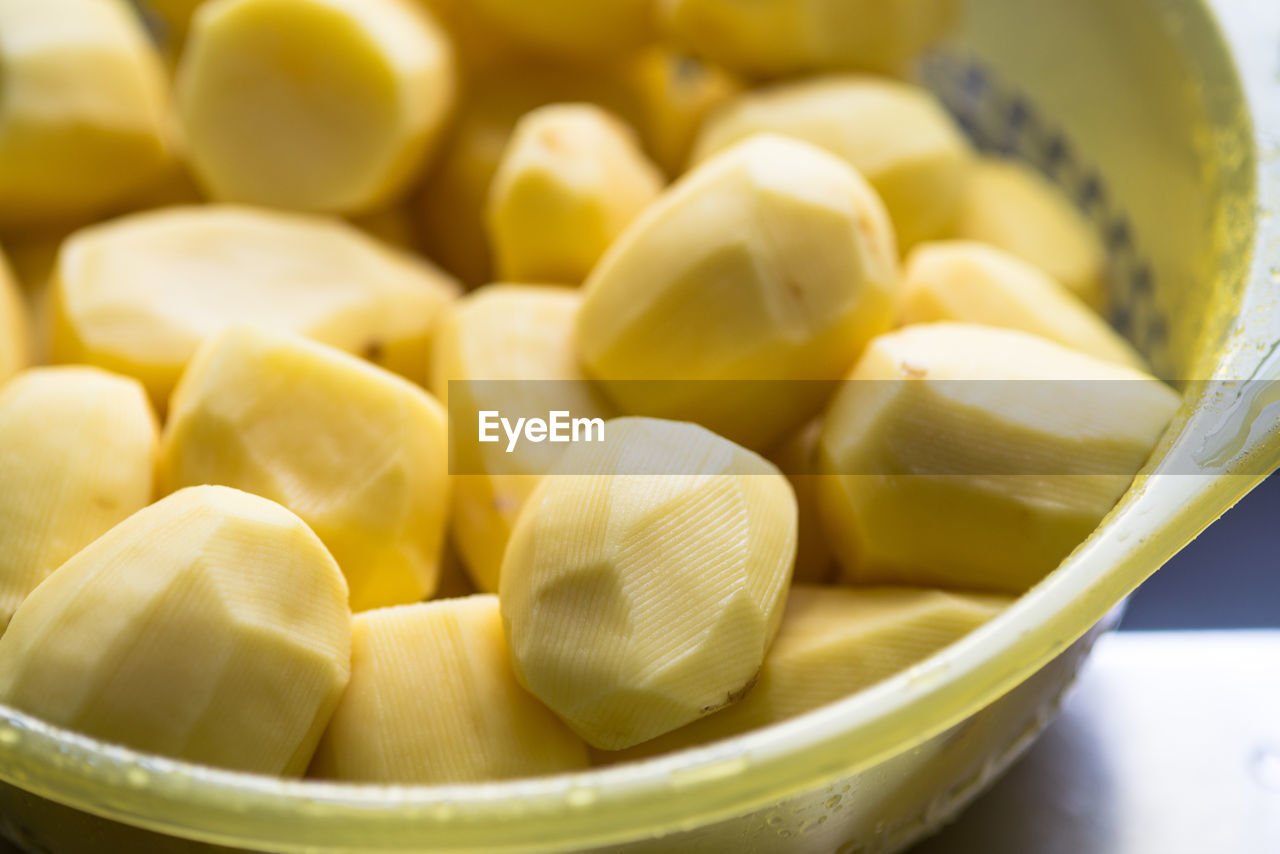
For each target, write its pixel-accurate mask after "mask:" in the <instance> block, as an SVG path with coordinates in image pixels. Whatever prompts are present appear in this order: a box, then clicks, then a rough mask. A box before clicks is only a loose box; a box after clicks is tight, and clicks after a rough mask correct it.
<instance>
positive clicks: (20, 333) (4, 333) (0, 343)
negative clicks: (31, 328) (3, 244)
mask: <svg viewBox="0 0 1280 854" xmlns="http://www.w3.org/2000/svg"><path fill="white" fill-rule="evenodd" d="M27 327H28V321H27V307H26V303H25V302H24V301H23V298H22V294H21V293H20V292H19V291H18V283H17V281H15V280H14V277H13V272H12V270H11V269H10V268H9V260H8V259H7V258H6V257H5V255H4V253H3V252H0V386H2V385H4V384H5V381H6V380H8V379H9V378H10V377H11V376H13V375H14V374H16V373H17V372H18V371H20V370H22V368H24V367H25V366H26V364H27V362H28V361H29V358H30V335H29V333H28V329H27Z"/></svg>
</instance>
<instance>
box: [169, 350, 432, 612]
mask: <svg viewBox="0 0 1280 854" xmlns="http://www.w3.org/2000/svg"><path fill="white" fill-rule="evenodd" d="M160 476H161V485H162V487H163V488H164V489H165V490H166V491H169V490H175V489H180V488H182V487H185V486H194V485H197V484H205V483H215V484H222V485H225V486H231V487H235V488H237V489H243V490H245V491H246V492H252V493H254V494H255V495H261V496H264V497H266V498H270V499H271V500H273V501H277V502H279V503H280V504H282V505H284V506H285V507H287V508H289V509H290V510H292V511H293V512H294V513H297V514H298V516H300V517H301V518H302V519H303V520H304V521H305V522H306V523H307V524H308V525H310V526H311V528H312V530H314V531H315V532H316V534H317V535H319V537H320V539H321V540H322V541H323V542H324V544H325V546H327V547H328V549H329V551H330V552H332V554H333V556H334V558H335V559H336V560H337V561H338V564H339V566H341V567H342V570H343V572H344V573H345V575H346V577H347V583H348V585H349V587H350V589H351V607H352V608H353V609H354V610H356V611H362V610H365V609H368V608H377V607H382V606H384V605H398V604H402V603H406V602H414V601H418V600H420V599H423V598H424V597H426V596H429V595H430V594H431V593H432V592H433V591H434V590H435V586H436V581H437V578H438V575H439V561H440V553H441V548H442V546H443V541H444V531H445V515H446V512H447V510H448V505H449V478H448V427H447V424H446V423H445V414H444V410H443V408H442V407H441V406H440V405H439V404H438V403H436V401H435V400H434V399H433V398H432V397H431V396H430V395H429V394H427V393H426V392H425V391H422V390H421V389H419V388H417V387H416V386H414V385H411V384H410V383H407V382H405V381H404V380H402V379H400V378H399V377H397V376H395V375H393V374H390V373H388V372H386V371H383V370H381V369H380V368H377V367H374V366H372V365H369V364H367V363H365V362H363V361H361V360H359V359H357V358H355V357H353V356H349V355H347V354H345V353H342V352H340V351H338V350H334V349H333V348H330V347H326V346H325V345H323V344H318V343H316V342H313V341H308V340H306V339H304V338H300V337H297V336H291V335H286V334H281V333H274V332H268V331H266V330H262V329H259V328H254V327H236V328H233V329H229V330H227V331H226V332H224V333H223V334H221V335H220V336H218V337H217V338H214V339H212V340H210V342H209V343H208V344H207V345H206V346H205V347H204V348H203V349H202V350H201V351H200V353H198V354H197V356H196V357H195V358H194V359H193V360H192V363H191V366H190V367H189V368H188V369H187V371H186V373H185V374H183V378H182V381H181V382H180V383H179V385H178V388H177V390H176V391H175V392H174V396H173V403H172V406H171V409H170V414H169V421H168V424H166V426H165V431H164V436H163V440H162V446H161V466H160Z"/></svg>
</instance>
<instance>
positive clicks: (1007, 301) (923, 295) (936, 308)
mask: <svg viewBox="0 0 1280 854" xmlns="http://www.w3.org/2000/svg"><path fill="white" fill-rule="evenodd" d="M900 318H901V320H902V322H903V324H907V325H909V324H914V323H936V322H939V321H958V322H961V323H980V324H982V325H984V326H1000V327H1004V328H1006V329H1021V330H1022V331H1024V332H1031V333H1033V334H1036V335H1039V336H1040V337H1042V338H1047V339H1049V340H1050V341H1056V342H1057V343H1059V344H1062V345H1064V346H1067V347H1071V348H1073V349H1076V350H1080V351H1081V352H1084V353H1089V354H1090V355H1092V356H1096V357H1098V358H1099V359H1106V360H1108V361H1112V362H1118V363H1120V364H1122V365H1128V366H1130V367H1133V368H1138V369H1145V368H1146V362H1145V361H1144V360H1143V358H1142V356H1140V355H1139V354H1138V352H1137V351H1136V350H1134V349H1133V346H1132V345H1131V344H1129V342H1127V341H1125V340H1124V338H1122V337H1121V336H1120V335H1119V333H1117V332H1116V331H1115V330H1113V329H1112V328H1111V327H1109V326H1107V324H1106V322H1105V321H1104V320H1103V319H1102V318H1101V317H1099V316H1098V315H1097V314H1095V313H1094V312H1093V310H1092V309H1090V308H1089V307H1088V306H1087V305H1085V304H1084V303H1083V302H1081V301H1080V299H1079V298H1078V297H1076V296H1075V295H1074V294H1072V293H1071V292H1070V291H1069V290H1067V289H1066V288H1064V287H1063V286H1062V285H1060V284H1058V282H1056V281H1055V280H1054V279H1053V278H1052V277H1050V276H1049V275H1048V274H1047V273H1045V272H1044V271H1042V270H1041V269H1040V268H1038V267H1034V266H1032V265H1031V264H1029V263H1027V262H1026V261H1023V260H1021V259H1020V258H1018V257H1017V256H1014V255H1010V254H1009V253H1007V252H1004V251H1003V250H1000V249H996V248H995V247H992V246H988V245H986V244H982V243H974V242H970V241H960V240H955V241H939V242H936V243H925V244H921V245H920V246H918V247H916V249H915V250H914V251H913V252H912V253H911V255H910V256H909V257H908V258H907V263H906V268H905V270H904V271H903V277H902V311H901V315H900Z"/></svg>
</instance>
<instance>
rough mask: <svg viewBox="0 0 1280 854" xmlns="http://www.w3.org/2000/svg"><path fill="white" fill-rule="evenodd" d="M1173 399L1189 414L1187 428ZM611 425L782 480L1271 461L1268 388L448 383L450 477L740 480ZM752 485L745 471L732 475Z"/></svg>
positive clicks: (1093, 383)
mask: <svg viewBox="0 0 1280 854" xmlns="http://www.w3.org/2000/svg"><path fill="white" fill-rule="evenodd" d="M1184 397H1185V398H1186V399H1188V400H1199V401H1204V402H1205V403H1204V404H1203V405H1202V406H1200V407H1198V408H1197V409H1196V410H1195V411H1193V412H1191V413H1190V415H1189V417H1188V416H1187V414H1186V413H1184V412H1182V411H1181V409H1182V402H1183V398H1184ZM619 417H648V418H657V419H664V420H668V421H675V422H685V423H695V424H698V425H701V426H704V427H706V428H708V429H710V430H711V431H712V432H714V433H715V434H716V435H718V436H723V437H727V438H729V439H731V440H733V441H735V442H736V443H738V444H740V445H742V446H744V447H748V448H750V449H751V450H753V451H756V452H757V453H760V454H761V455H763V456H764V457H766V458H767V459H769V460H770V461H771V462H772V463H773V464H774V466H776V467H777V469H779V470H781V471H782V472H783V473H785V474H788V475H813V474H827V475H872V476H894V477H896V476H950V475H955V476H989V477H1006V476H1023V477H1046V476H1071V477H1079V476H1092V475H1101V476H1117V475H1123V476H1132V475H1133V474H1135V473H1136V472H1138V471H1139V470H1140V469H1141V468H1143V466H1144V465H1145V464H1146V463H1147V462H1148V461H1149V458H1150V457H1151V455H1152V452H1153V451H1154V452H1155V453H1156V454H1157V455H1158V456H1157V459H1156V462H1158V463H1159V466H1158V469H1157V471H1158V472H1159V473H1161V474H1175V475H1205V474H1216V473H1224V472H1226V473H1231V474H1240V475H1265V474H1268V473H1269V472H1270V471H1272V470H1273V469H1274V468H1275V466H1276V462H1277V461H1276V460H1275V459H1271V458H1266V457H1265V456H1262V455H1256V456H1255V457H1252V458H1251V457H1248V456H1245V455H1243V454H1241V453H1240V452H1241V450H1242V449H1243V448H1245V447H1246V446H1247V445H1249V444H1256V440H1257V439H1258V438H1259V437H1260V436H1261V435H1262V434H1264V433H1267V432H1268V431H1277V432H1280V384H1278V383H1264V382H1254V381H1229V380H1204V381H1186V382H1180V383H1178V384H1177V388H1176V389H1175V388H1174V387H1172V386H1168V385H1165V384H1163V383H1159V382H1156V381H1153V380H1140V379H1133V380H1128V379H1125V380H1115V379H1103V380H1087V379H1086V380H955V379H945V378H944V379H932V378H928V377H905V378H903V379H894V380H846V381H842V382H820V381H812V382H809V381H801V382H797V381H778V380H741V381H697V380H672V381H667V380H649V381H626V382H619V383H609V384H596V383H587V382H583V381H556V380H473V381H452V382H450V383H449V439H450V449H449V450H450V459H449V468H450V472H451V473H452V474H456V475H479V474H485V475H495V476H505V475H542V474H547V473H556V474H564V475H574V474H601V473H604V472H607V473H611V474H643V475H652V474H673V475H687V474H705V473H709V472H715V471H719V470H720V469H717V468H716V466H717V465H727V466H731V467H732V466H734V465H739V466H740V463H734V462H726V461H724V460H718V459H716V458H715V454H714V453H713V451H714V445H715V443H712V449H711V451H708V450H707V449H706V448H705V447H704V444H705V443H706V442H707V438H708V437H707V436H706V434H705V433H702V432H701V431H697V430H691V429H688V428H682V429H676V428H674V426H673V425H656V426H655V429H654V430H650V431H641V432H639V433H637V431H635V430H618V429H611V428H614V427H615V424H614V422H613V419H615V418H619ZM1170 424H1173V425H1174V429H1173V430H1172V431H1170V430H1168V428H1169V426H1170ZM1170 439H1173V440H1175V441H1172V442H1170V441H1169V440H1170ZM726 459H727V458H726ZM740 467H741V466H740ZM732 470H733V469H732V468H730V469H726V471H732ZM764 470H766V471H772V469H767V468H765V469H764ZM759 471H761V468H760V467H758V466H756V465H747V466H745V467H744V471H743V473H758V472H759Z"/></svg>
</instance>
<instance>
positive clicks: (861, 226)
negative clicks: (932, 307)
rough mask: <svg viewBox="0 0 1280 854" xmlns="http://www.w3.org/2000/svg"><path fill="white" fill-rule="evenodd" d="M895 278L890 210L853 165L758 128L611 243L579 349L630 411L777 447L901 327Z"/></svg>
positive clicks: (592, 287) (595, 279)
mask: <svg viewBox="0 0 1280 854" xmlns="http://www.w3.org/2000/svg"><path fill="white" fill-rule="evenodd" d="M897 279H898V267H897V249H896V247H895V244H894V237H893V230H892V228H891V227H890V225H889V220H888V216H887V215H886V214H885V211H884V207H883V206H882V205H881V203H880V200H879V199H878V198H876V195H875V193H874V191H872V190H871V188H870V187H869V186H868V185H867V184H866V182H865V181H863V180H862V179H861V178H860V177H859V176H858V174H857V173H856V172H855V171H854V170H853V168H852V167H850V166H849V165H848V164H846V163H845V162H844V161H842V160H840V159H839V158H837V157H835V156H834V155H832V154H829V153H828V152H826V151H823V150H822V149H820V148H817V147H816V146H812V145H809V144H808V143H804V142H800V141H798V140H793V139H789V138H786V137H782V136H773V135H760V136H756V137H752V138H751V139H748V140H746V141H744V142H742V143H739V144H738V145H736V146H733V147H732V148H730V149H727V150H726V151H723V152H721V153H720V154H718V155H717V156H715V157H713V158H711V159H710V160H708V161H706V162H705V163H703V164H702V165H701V166H699V167H698V168H697V169H695V170H694V171H692V172H690V173H689V174H688V175H686V176H685V177H684V178H683V179H681V180H680V181H679V182H677V183H676V184H675V185H673V186H672V187H671V188H670V189H669V190H667V192H666V193H664V194H663V195H662V196H661V197H660V198H659V199H658V201H657V202H655V203H654V204H653V205H652V206H651V207H650V208H649V209H648V210H647V211H646V212H645V213H644V214H643V215H641V216H640V217H639V218H638V219H637V220H636V221H635V222H634V223H632V225H631V227H630V228H628V229H627V231H626V232H624V233H623V235H622V237H621V238H619V239H618V241H617V242H616V243H614V245H613V246H612V247H610V249H609V251H608V252H607V253H606V254H605V257H604V258H603V259H602V260H601V261H600V264H599V265H597V267H596V268H595V270H594V271H593V272H592V274H591V277H590V278H589V279H588V281H587V283H586V286H585V291H584V302H583V306H582V311H581V313H580V315H579V319H578V342H579V349H580V353H581V357H582V361H583V364H584V365H585V366H586V368H587V371H588V373H589V374H590V375H591V376H592V377H593V378H595V379H597V380H599V381H600V382H601V383H602V385H603V387H604V388H605V390H606V392H607V393H608V394H609V396H610V397H611V398H612V399H613V400H614V402H615V403H617V404H618V406H619V407H620V408H621V409H622V410H623V411H624V412H627V413H630V414H635V415H646V416H653V417H662V418H672V419H676V420H684V421H694V422H697V423H700V424H703V425H704V426H707V427H708V428H710V429H712V430H713V431H715V432H717V433H719V434H721V435H723V436H726V437H727V438H729V439H732V440H734V441H737V442H740V443H742V444H744V445H747V446H748V447H752V448H761V449H763V448H768V447H770V446H772V445H773V444H774V443H776V442H777V441H779V440H780V439H781V438H782V437H783V436H785V435H786V434H787V433H788V432H790V431H791V430H794V429H797V428H799V427H800V426H801V425H802V424H804V423H805V422H806V421H808V420H810V419H811V418H812V417H813V416H814V415H816V414H817V411H818V409H819V408H820V407H821V405H822V403H823V401H824V399H825V396H826V395H827V394H830V393H831V391H832V388H831V387H830V386H828V385H827V384H826V383H825V382H823V381H831V382H832V383H834V381H835V380H837V379H839V378H841V377H843V376H844V374H845V373H846V372H847V371H848V369H849V367H850V366H851V365H852V364H853V362H854V360H855V359H856V358H857V356H858V353H859V352H860V351H861V349H862V347H863V345H864V344H865V343H866V342H867V341H868V340H869V339H870V338H871V337H873V336H874V335H877V334H879V333H880V332H884V331H886V330H887V329H888V328H889V325H890V323H891V322H892V319H893V316H894V313H895V311H896V302H895V300H896V290H897V284H898V282H897ZM637 380H645V381H649V382H636V381H637ZM699 380H703V381H714V382H694V381H699ZM653 381H657V382H653ZM731 381H765V382H731Z"/></svg>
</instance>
